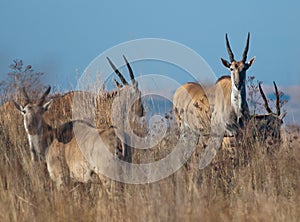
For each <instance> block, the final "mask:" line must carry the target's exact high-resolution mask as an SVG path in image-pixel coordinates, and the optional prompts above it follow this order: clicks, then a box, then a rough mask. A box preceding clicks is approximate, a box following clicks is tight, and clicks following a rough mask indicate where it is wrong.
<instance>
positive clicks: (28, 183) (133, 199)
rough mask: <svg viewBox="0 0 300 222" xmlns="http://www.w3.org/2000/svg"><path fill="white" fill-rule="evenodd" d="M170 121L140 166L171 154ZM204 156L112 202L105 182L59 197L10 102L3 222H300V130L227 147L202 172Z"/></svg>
mask: <svg viewBox="0 0 300 222" xmlns="http://www.w3.org/2000/svg"><path fill="white" fill-rule="evenodd" d="M67 97H68V99H67V100H66V99H65V100H66V101H67V102H66V101H65V102H62V101H63V100H62V98H60V99H58V100H57V101H55V103H54V104H53V106H52V108H51V111H50V113H49V115H48V116H47V117H46V119H48V121H49V123H50V124H51V125H54V126H55V125H57V124H60V123H62V122H64V121H67V120H69V119H71V114H70V104H71V103H72V97H73V96H72V94H68V95H67ZM96 101H97V102H96V103H97V104H96V105H97V106H98V107H102V109H103V110H101V112H100V111H99V112H98V113H96V116H97V126H98V127H102V126H103V125H106V124H109V118H107V116H109V110H110V109H109V107H110V104H111V100H109V101H104V100H96ZM103 107H107V108H103ZM98 109H99V108H98ZM105 110H106V111H105ZM62 114H63V115H62ZM58 117H60V118H58ZM169 121H170V126H171V128H170V129H169V131H168V133H167V135H166V137H165V138H164V139H163V140H162V141H161V142H160V143H159V144H158V145H157V146H156V147H155V148H153V149H151V151H149V150H148V151H136V152H135V153H134V156H133V161H135V162H150V161H153V160H157V159H160V158H162V157H164V156H165V155H166V154H167V153H169V152H170V151H171V150H172V147H174V144H176V142H177V134H178V132H177V130H176V127H175V124H174V123H173V122H172V121H173V120H169ZM291 129H292V128H291ZM199 155H201V148H200V147H198V149H197V151H196V152H195V153H194V154H193V156H192V158H191V159H190V160H189V161H188V163H187V164H185V165H184V166H183V167H182V168H181V169H180V170H178V171H177V172H176V173H174V174H173V175H171V176H169V177H168V178H165V179H164V180H161V181H158V182H155V183H151V184H145V185H130V184H126V185H125V186H124V187H123V190H122V192H120V191H117V190H116V191H113V195H112V196H108V195H107V194H106V193H104V192H102V190H101V187H100V185H98V184H86V185H83V184H76V183H72V184H71V185H70V187H67V188H66V189H65V191H57V190H56V187H55V186H54V184H53V183H52V181H50V178H49V176H48V173H47V171H46V168H45V165H44V164H36V163H31V161H30V155H29V146H28V142H27V138H26V134H25V130H24V127H23V119H22V116H21V115H20V114H19V113H18V112H17V111H16V110H15V109H14V107H13V104H12V103H6V104H4V105H3V106H2V107H1V108H0V197H1V198H0V221H298V220H299V219H298V218H299V217H300V211H299V210H298V209H299V207H300V199H299V197H300V184H299V181H300V139H299V129H298V128H297V127H295V128H293V129H292V130H291V132H287V134H286V136H285V138H284V140H283V142H282V143H277V142H276V143H275V141H274V143H273V144H272V141H271V142H269V144H258V143H254V142H251V143H249V142H247V144H246V143H245V144H241V145H239V147H236V148H235V149H221V150H220V151H219V152H218V155H217V157H216V159H215V161H214V163H212V164H211V165H210V166H209V167H206V168H205V169H204V170H201V171H200V170H198V167H197V166H198V161H199Z"/></svg>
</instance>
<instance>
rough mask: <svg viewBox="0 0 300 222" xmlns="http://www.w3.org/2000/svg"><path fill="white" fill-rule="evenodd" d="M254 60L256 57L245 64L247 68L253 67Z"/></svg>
mask: <svg viewBox="0 0 300 222" xmlns="http://www.w3.org/2000/svg"><path fill="white" fill-rule="evenodd" d="M255 59H256V56H254V57H253V58H252V59H250V60H249V61H248V62H247V65H248V67H250V66H252V65H253V63H254V61H255Z"/></svg>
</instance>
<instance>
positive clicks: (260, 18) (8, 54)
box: [0, 0, 300, 87]
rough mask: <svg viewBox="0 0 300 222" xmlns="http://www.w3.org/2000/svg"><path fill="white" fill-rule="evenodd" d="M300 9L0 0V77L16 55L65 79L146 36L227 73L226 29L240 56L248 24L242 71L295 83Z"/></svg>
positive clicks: (299, 79) (299, 5) (49, 76)
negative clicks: (247, 64) (248, 62)
mask: <svg viewBox="0 0 300 222" xmlns="http://www.w3.org/2000/svg"><path fill="white" fill-rule="evenodd" d="M299 10H300V2H299V1H296V0H292V1H258V0H251V1H214V0H212V1H199V0H198V1H180V2H179V1H178V3H177V2H176V1H171V0H165V1H157V0H152V1H137V0H136V1H130V0H127V1H113V0H112V1H100V0H91V1H76V0H73V1H67V0H64V1H58V0H46V1H35V0H27V1H17V0H9V1H4V0H2V1H1V2H0V28H1V32H0V74H1V76H0V78H1V79H3V78H5V75H6V73H7V71H8V68H7V66H8V65H9V64H10V63H11V62H12V60H13V59H22V60H23V61H24V63H25V64H31V65H32V66H33V67H34V69H35V70H37V71H42V72H45V76H46V80H45V81H47V82H48V83H50V84H56V85H63V86H64V87H67V86H68V85H70V84H75V80H76V73H77V75H78V74H79V75H80V74H81V73H82V72H83V71H84V69H85V68H86V66H87V65H88V64H89V63H90V62H91V61H92V60H93V59H94V58H95V57H96V56H97V55H99V54H100V53H102V52H103V51H105V50H106V49H109V48H111V47H113V46H115V45H117V44H119V43H122V42H125V41H128V40H134V39H138V38H149V37H150V38H164V39H169V40H173V41H177V42H179V43H181V44H184V45H186V46H188V47H190V48H192V49H193V50H195V51H196V52H197V53H199V54H200V55H201V56H202V57H203V58H204V59H205V60H206V61H207V62H208V63H209V64H210V66H211V68H212V69H213V71H214V72H215V73H216V75H217V76H221V75H224V74H227V73H228V71H227V70H226V69H225V68H224V67H223V66H222V64H221V62H220V58H221V57H224V58H226V59H228V55H227V52H226V48H225V40H224V36H225V33H228V34H229V37H230V42H231V47H232V49H233V51H234V52H235V57H236V58H237V59H240V58H241V57H240V56H241V53H242V51H243V49H244V45H245V40H246V35H247V32H248V31H249V32H251V41H250V49H249V53H248V58H251V57H253V56H256V61H255V63H254V65H253V67H251V68H250V70H249V71H248V74H249V75H255V76H256V78H257V79H259V80H262V81H263V82H264V83H265V84H269V85H271V83H272V81H273V80H276V82H277V83H278V85H279V86H284V87H286V86H290V85H300V62H299V59H300V57H299V55H300V25H299V21H300V13H299ZM137 72H139V70H138V71H137ZM183 81H184V80H183Z"/></svg>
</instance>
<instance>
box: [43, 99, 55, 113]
mask: <svg viewBox="0 0 300 222" xmlns="http://www.w3.org/2000/svg"><path fill="white" fill-rule="evenodd" d="M52 103H53V99H51V100H49V101H48V102H46V103H45V104H44V105H43V109H44V110H45V111H47V110H49V108H50V107H51V104H52Z"/></svg>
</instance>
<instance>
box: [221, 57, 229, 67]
mask: <svg viewBox="0 0 300 222" xmlns="http://www.w3.org/2000/svg"><path fill="white" fill-rule="evenodd" d="M221 61H222V63H223V65H224V66H225V67H227V68H228V69H229V68H230V63H229V62H228V61H227V60H226V59H223V58H221Z"/></svg>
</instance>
